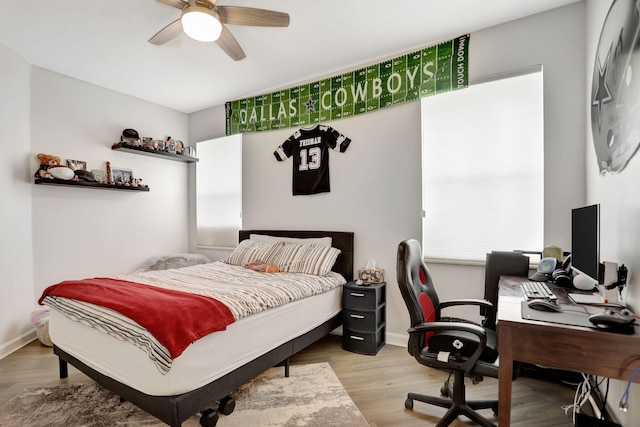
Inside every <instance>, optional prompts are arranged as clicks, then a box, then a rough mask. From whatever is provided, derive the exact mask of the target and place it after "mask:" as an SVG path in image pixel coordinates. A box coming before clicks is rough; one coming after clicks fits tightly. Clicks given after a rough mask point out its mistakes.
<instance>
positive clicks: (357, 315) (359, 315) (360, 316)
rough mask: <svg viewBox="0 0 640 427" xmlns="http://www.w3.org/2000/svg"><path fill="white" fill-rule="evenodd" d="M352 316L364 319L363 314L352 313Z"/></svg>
mask: <svg viewBox="0 0 640 427" xmlns="http://www.w3.org/2000/svg"><path fill="white" fill-rule="evenodd" d="M351 317H353V318H354V319H364V316H363V315H362V314H352V315H351Z"/></svg>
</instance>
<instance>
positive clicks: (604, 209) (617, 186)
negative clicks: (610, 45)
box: [583, 0, 640, 426]
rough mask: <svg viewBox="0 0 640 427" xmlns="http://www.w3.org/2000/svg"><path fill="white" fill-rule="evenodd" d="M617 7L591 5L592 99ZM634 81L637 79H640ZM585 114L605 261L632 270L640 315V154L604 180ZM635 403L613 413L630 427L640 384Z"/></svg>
mask: <svg viewBox="0 0 640 427" xmlns="http://www.w3.org/2000/svg"><path fill="white" fill-rule="evenodd" d="M612 3H613V1H611V0H608V1H602V0H598V1H595V0H588V2H587V9H586V10H587V12H586V29H587V31H586V60H585V71H586V75H587V78H586V82H585V87H584V92H585V94H587V96H590V94H591V81H592V80H591V78H592V73H593V67H594V63H595V58H596V49H597V46H598V40H599V37H600V32H601V30H602V27H603V24H604V20H605V17H606V16H607V12H608V10H609V7H610V6H611V4H612ZM636 51H637V48H636ZM636 54H637V52H636ZM634 71H636V70H634ZM634 78H636V79H637V76H636V75H635V74H634ZM583 114H584V115H585V116H586V117H587V122H586V124H585V132H586V135H587V137H586V138H585V146H586V153H587V156H586V179H587V202H588V203H599V204H600V214H601V218H600V239H601V242H600V257H601V260H603V261H611V262H616V263H618V264H619V265H620V264H624V265H626V266H627V268H628V269H629V278H628V286H627V287H626V288H625V291H624V293H623V295H624V297H625V302H626V303H627V304H628V305H630V306H631V308H633V309H634V311H635V312H636V313H638V312H640V278H639V277H640V275H639V274H638V272H639V271H640V223H638V217H639V214H640V196H639V195H638V191H637V188H638V182H640V157H639V155H638V154H637V153H636V155H635V157H634V158H632V159H631V161H630V162H629V163H628V165H627V167H626V168H625V169H624V170H623V171H622V172H620V173H618V174H606V175H603V176H600V174H599V171H598V164H597V160H596V155H595V150H594V148H593V137H592V134H591V121H590V117H591V116H590V114H591V113H590V106H589V104H588V103H585V104H584V106H583ZM636 120H637V116H636ZM632 356H634V357H635V358H636V362H635V363H634V365H633V366H636V367H637V366H638V363H637V358H638V357H640V349H639V348H637V349H636V350H635V352H634V353H632ZM630 363H632V362H630ZM636 381H638V377H636ZM625 387H626V382H623V381H612V384H611V388H610V390H609V395H610V396H611V400H610V401H611V406H612V407H613V408H617V406H618V401H619V400H620V397H621V396H622V394H623V393H624V389H625ZM629 403H630V406H629V412H627V413H623V412H620V411H618V410H617V409H614V411H613V412H614V413H615V415H616V416H617V417H618V419H619V420H620V421H621V422H622V424H623V425H625V426H637V425H640V407H639V406H638V404H639V403H640V386H638V384H634V385H633V386H632V387H631V389H630V391H629Z"/></svg>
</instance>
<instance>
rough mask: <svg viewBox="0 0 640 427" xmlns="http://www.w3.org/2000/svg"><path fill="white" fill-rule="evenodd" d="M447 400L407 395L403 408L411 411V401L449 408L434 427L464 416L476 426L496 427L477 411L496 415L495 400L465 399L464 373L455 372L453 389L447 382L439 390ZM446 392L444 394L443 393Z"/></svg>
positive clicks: (414, 394)
mask: <svg viewBox="0 0 640 427" xmlns="http://www.w3.org/2000/svg"><path fill="white" fill-rule="evenodd" d="M441 391H442V392H443V393H442V394H444V395H446V396H449V397H450V399H448V398H442V397H435V396H426V395H423V394H418V393H409V394H407V400H406V401H405V402H404V406H405V408H407V409H409V410H412V409H413V401H414V400H417V401H419V402H424V403H428V404H430V405H435V406H439V407H441V408H449V410H448V411H447V413H446V414H445V415H444V416H443V417H442V418H441V419H440V421H438V423H437V424H436V427H446V426H448V425H449V424H451V423H452V422H453V421H454V420H455V419H456V418H458V416H460V415H464V416H466V417H467V418H469V419H470V420H472V421H473V422H475V423H476V424H478V425H480V426H483V427H496V425H495V424H493V423H492V422H490V421H489V420H487V419H486V418H484V417H483V416H482V415H480V414H479V413H478V412H477V410H479V409H492V410H493V412H494V414H497V413H498V401H497V400H471V401H466V399H465V386H464V372H462V371H456V372H455V382H454V385H453V387H451V385H450V384H449V382H448V381H446V382H445V385H444V386H443V387H442V390H441ZM445 392H446V393H445Z"/></svg>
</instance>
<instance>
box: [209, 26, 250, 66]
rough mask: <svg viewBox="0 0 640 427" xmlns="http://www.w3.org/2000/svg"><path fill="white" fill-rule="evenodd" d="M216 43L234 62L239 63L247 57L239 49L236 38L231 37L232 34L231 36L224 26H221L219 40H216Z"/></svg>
mask: <svg viewBox="0 0 640 427" xmlns="http://www.w3.org/2000/svg"><path fill="white" fill-rule="evenodd" d="M216 43H217V44H218V46H220V47H221V48H222V50H224V51H225V52H226V53H227V55H229V56H230V57H231V58H232V59H233V60H234V61H240V60H241V59H244V58H245V57H246V56H247V55H245V53H244V51H243V50H242V48H241V47H240V44H239V43H238V41H237V40H236V38H235V37H233V34H231V31H229V29H228V28H227V27H226V26H225V25H224V24H222V33H221V34H220V38H219V39H218V40H216Z"/></svg>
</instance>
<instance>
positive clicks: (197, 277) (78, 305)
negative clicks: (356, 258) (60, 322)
mask: <svg viewBox="0 0 640 427" xmlns="http://www.w3.org/2000/svg"><path fill="white" fill-rule="evenodd" d="M115 278H116V279H120V280H126V281H130V282H136V283H143V284H147V285H151V286H157V287H160V288H165V289H173V290H178V291H182V292H190V293H194V294H198V295H204V296H208V297H212V298H215V299H217V300H218V301H220V302H222V303H224V304H225V305H226V306H227V307H229V309H230V310H231V312H232V314H233V316H234V318H235V320H238V319H241V318H243V317H246V316H249V315H251V314H255V313H258V312H260V311H263V310H268V309H270V308H273V307H278V306H280V305H283V304H286V303H289V302H292V301H296V300H299V299H302V298H306V297H310V296H313V295H318V294H321V293H323V292H327V291H329V290H331V289H333V288H335V287H337V286H340V285H342V284H343V283H345V279H344V278H343V277H342V276H341V275H339V274H337V273H334V272H331V273H329V275H327V276H313V275H308V274H298V273H261V272H256V271H253V270H249V269H246V268H244V267H240V266H234V265H229V264H225V263H223V262H220V261H218V262H212V263H208V264H199V265H194V266H190V267H183V268H176V269H170V270H158V271H147V272H140V273H132V274H126V275H121V276H117V277H115ZM44 304H45V305H48V306H50V307H51V308H54V309H56V310H58V311H60V312H62V313H64V314H65V315H66V316H67V317H69V318H70V319H72V320H75V321H78V322H82V323H84V324H86V325H88V326H91V327H93V328H95V329H97V330H99V331H101V332H104V333H107V334H109V335H111V336H114V337H116V338H118V339H121V340H124V341H128V342H131V343H132V344H134V345H135V346H136V347H138V348H140V349H142V350H144V351H146V352H147V353H148V354H149V358H150V359H151V360H152V361H153V362H154V363H155V364H156V366H157V367H158V370H159V371H160V372H162V373H163V374H164V373H167V372H169V369H171V363H172V360H171V357H170V356H169V352H168V350H167V349H166V348H165V347H164V346H163V345H161V344H160V343H159V342H158V341H157V340H156V339H155V338H154V337H153V336H152V335H151V334H150V333H149V332H148V331H147V330H146V329H144V328H143V327H142V326H140V325H138V324H137V323H135V322H133V321H132V320H130V319H128V318H127V317H124V316H122V315H120V314H119V313H117V312H115V311H113V310H111V309H108V308H104V307H99V306H96V305H94V304H89V303H85V302H81V301H77V300H71V299H66V298H59V297H51V296H47V297H46V298H45V299H44ZM167 321H168V322H170V321H171V319H167Z"/></svg>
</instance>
